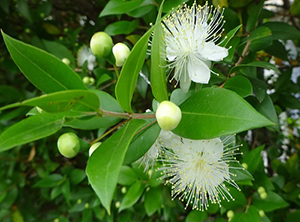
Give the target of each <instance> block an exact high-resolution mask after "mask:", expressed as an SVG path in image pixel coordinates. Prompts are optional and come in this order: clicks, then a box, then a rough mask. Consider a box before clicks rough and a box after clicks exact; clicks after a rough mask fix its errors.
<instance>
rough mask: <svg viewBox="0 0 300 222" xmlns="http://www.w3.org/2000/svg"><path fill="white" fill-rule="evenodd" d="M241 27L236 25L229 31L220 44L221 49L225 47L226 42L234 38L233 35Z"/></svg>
mask: <svg viewBox="0 0 300 222" xmlns="http://www.w3.org/2000/svg"><path fill="white" fill-rule="evenodd" d="M241 27H242V25H238V26H237V27H235V28H234V29H232V30H230V31H229V32H228V33H227V34H226V37H225V39H224V41H223V42H222V43H221V44H220V46H222V47H226V46H227V44H228V42H229V41H230V40H231V39H232V38H233V37H234V35H235V33H236V32H237V31H238V30H239V29H240V28H241Z"/></svg>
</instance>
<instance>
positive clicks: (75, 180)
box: [70, 169, 86, 185]
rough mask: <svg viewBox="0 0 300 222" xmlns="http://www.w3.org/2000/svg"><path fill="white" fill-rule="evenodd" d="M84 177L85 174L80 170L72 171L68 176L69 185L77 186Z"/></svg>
mask: <svg viewBox="0 0 300 222" xmlns="http://www.w3.org/2000/svg"><path fill="white" fill-rule="evenodd" d="M85 177H86V174H85V172H84V171H83V170H80V169H74V170H72V172H71V174H70V182H71V184H74V185H77V184H79V183H80V182H81V181H83V180H84V179H85Z"/></svg>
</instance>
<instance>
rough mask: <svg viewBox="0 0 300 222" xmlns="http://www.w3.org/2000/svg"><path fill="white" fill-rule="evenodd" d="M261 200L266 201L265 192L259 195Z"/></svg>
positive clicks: (266, 195)
mask: <svg viewBox="0 0 300 222" xmlns="http://www.w3.org/2000/svg"><path fill="white" fill-rule="evenodd" d="M259 195H260V198H261V199H266V198H267V197H268V194H267V192H262V193H260V194H259Z"/></svg>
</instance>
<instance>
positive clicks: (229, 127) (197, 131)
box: [174, 88, 274, 139]
mask: <svg viewBox="0 0 300 222" xmlns="http://www.w3.org/2000/svg"><path fill="white" fill-rule="evenodd" d="M180 108H181V111H182V119H181V122H180V123H179V125H178V127H177V128H176V129H175V130H174V133H175V134H178V135H180V136H182V137H185V138H190V139H210V138H215V137H219V136H222V135H230V134H234V133H238V132H242V131H245V130H248V129H253V128H258V127H263V126H269V125H272V124H274V123H272V122H271V121H269V120H268V119H266V118H265V117H264V116H262V115H261V114H259V113H258V112H257V111H256V110H255V109H254V108H253V107H251V106H250V105H249V104H248V103H247V102H246V101H245V100H243V99H242V97H240V96H239V95H237V94H236V93H234V92H232V91H230V90H226V89H221V88H205V89H201V90H200V91H199V92H198V93H196V94H194V95H192V96H191V97H190V98H189V99H187V100H186V101H185V102H184V103H182V104H181V105H180ZM186 129H190V130H186Z"/></svg>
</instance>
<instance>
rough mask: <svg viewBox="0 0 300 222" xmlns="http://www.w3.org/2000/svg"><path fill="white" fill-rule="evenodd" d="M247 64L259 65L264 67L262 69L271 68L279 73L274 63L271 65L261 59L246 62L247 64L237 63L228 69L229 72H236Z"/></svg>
mask: <svg viewBox="0 0 300 222" xmlns="http://www.w3.org/2000/svg"><path fill="white" fill-rule="evenodd" d="M247 66H252V67H260V68H264V69H271V70H274V71H275V72H277V73H280V71H279V69H278V68H277V67H276V66H275V65H273V64H271V63H269V62H263V61H254V62H250V63H247V64H239V65H237V66H234V67H232V68H231V69H230V72H229V73H233V72H236V71H237V70H239V69H241V68H243V67H247Z"/></svg>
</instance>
